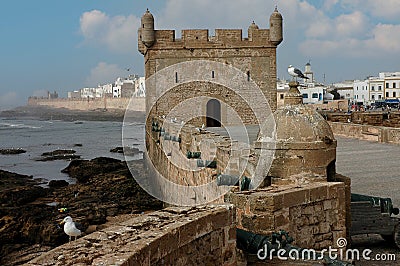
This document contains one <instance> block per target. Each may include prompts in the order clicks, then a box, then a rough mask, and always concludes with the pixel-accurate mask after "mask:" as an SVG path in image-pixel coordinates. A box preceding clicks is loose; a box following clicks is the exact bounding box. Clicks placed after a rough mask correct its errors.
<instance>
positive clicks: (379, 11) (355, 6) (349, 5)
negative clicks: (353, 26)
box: [341, 0, 400, 21]
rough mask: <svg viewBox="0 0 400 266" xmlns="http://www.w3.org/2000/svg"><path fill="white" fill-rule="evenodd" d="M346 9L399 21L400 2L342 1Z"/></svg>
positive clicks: (373, 0) (398, 0)
mask: <svg viewBox="0 0 400 266" xmlns="http://www.w3.org/2000/svg"><path fill="white" fill-rule="evenodd" d="M341 2H342V3H341V5H342V6H343V8H345V9H352V10H360V11H362V12H365V13H368V14H371V15H372V16H374V17H379V18H384V19H389V20H394V21H398V20H399V17H400V8H399V7H400V0H385V1H377V0H341Z"/></svg>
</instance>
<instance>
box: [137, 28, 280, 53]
mask: <svg viewBox="0 0 400 266" xmlns="http://www.w3.org/2000/svg"><path fill="white" fill-rule="evenodd" d="M154 32H155V42H154V45H152V49H179V48H181V49H183V48H189V49H190V48H200V47H201V48H210V49H213V48H227V47H229V48H245V47H249V48H254V47H276V45H274V44H273V43H272V42H271V41H270V30H269V29H249V31H248V36H249V37H244V36H243V32H242V30H241V29H215V35H213V36H212V35H210V34H209V30H208V29H188V30H182V37H181V38H176V32H175V30H155V31H154ZM139 37H140V32H139ZM139 50H140V52H142V53H144V52H145V46H144V45H143V44H140V43H139Z"/></svg>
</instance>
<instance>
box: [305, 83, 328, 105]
mask: <svg viewBox="0 0 400 266" xmlns="http://www.w3.org/2000/svg"><path fill="white" fill-rule="evenodd" d="M299 91H300V93H301V94H302V95H303V103H304V104H313V103H323V102H324V95H325V93H326V87H325V86H323V85H321V84H313V83H310V84H308V86H307V87H305V88H304V87H300V88H299Z"/></svg>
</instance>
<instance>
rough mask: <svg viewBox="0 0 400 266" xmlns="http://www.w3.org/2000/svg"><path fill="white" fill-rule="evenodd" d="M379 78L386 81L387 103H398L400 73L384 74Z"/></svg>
mask: <svg viewBox="0 0 400 266" xmlns="http://www.w3.org/2000/svg"><path fill="white" fill-rule="evenodd" d="M379 78H380V79H383V80H384V86H385V87H384V92H385V94H384V95H385V101H386V102H387V103H398V102H399V98H400V72H382V73H379Z"/></svg>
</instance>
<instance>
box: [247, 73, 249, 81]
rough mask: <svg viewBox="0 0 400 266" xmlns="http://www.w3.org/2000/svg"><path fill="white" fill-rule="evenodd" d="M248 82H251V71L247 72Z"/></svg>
mask: <svg viewBox="0 0 400 266" xmlns="http://www.w3.org/2000/svg"><path fill="white" fill-rule="evenodd" d="M247 81H250V71H247Z"/></svg>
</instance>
